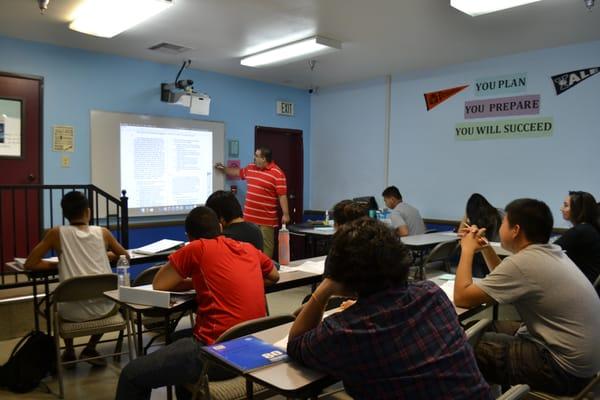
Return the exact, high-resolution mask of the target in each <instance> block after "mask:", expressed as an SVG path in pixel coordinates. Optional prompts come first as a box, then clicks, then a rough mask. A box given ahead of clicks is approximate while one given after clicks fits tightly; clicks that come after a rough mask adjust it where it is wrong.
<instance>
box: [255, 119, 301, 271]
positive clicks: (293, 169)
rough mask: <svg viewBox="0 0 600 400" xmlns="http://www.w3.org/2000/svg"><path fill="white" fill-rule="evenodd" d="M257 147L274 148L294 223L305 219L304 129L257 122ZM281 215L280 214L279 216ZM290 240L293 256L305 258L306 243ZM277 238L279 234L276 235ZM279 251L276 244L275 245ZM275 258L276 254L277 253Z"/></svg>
mask: <svg viewBox="0 0 600 400" xmlns="http://www.w3.org/2000/svg"><path fill="white" fill-rule="evenodd" d="M254 143H255V148H257V147H261V146H265V147H268V148H270V149H271V150H272V151H273V161H275V163H276V164H277V165H279V167H280V168H281V169H282V170H283V172H284V173H285V177H286V180H287V188H288V206H289V210H290V220H291V223H299V222H302V211H303V209H302V207H303V206H302V205H303V199H304V190H303V188H304V147H303V144H302V131H301V130H298V129H281V128H269V127H264V126H257V127H256V128H255V129H254ZM279 217H280V219H281V215H280V216H279ZM293 239H294V238H293V237H292V241H291V249H290V250H291V259H292V260H295V259H297V258H303V250H302V249H303V245H302V243H297V241H295V240H293ZM275 240H277V236H276V237H275ZM275 253H277V246H276V247H275ZM273 258H274V259H277V255H276V254H274V257H273Z"/></svg>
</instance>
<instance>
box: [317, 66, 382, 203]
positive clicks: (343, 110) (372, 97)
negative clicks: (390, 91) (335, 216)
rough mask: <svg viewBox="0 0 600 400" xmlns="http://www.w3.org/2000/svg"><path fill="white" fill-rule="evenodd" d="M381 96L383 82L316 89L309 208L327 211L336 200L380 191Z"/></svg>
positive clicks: (374, 193)
mask: <svg viewBox="0 0 600 400" xmlns="http://www.w3.org/2000/svg"><path fill="white" fill-rule="evenodd" d="M385 95H386V82H385V79H383V78H381V79H375V80H369V81H365V82H357V83H353V84H348V85H343V86H339V87H332V88H325V89H320V90H319V92H318V93H317V94H314V95H313V97H312V99H311V116H312V120H311V132H312V141H311V147H310V153H311V175H310V182H311V185H312V190H311V197H310V207H311V208H312V209H320V210H325V209H331V208H333V205H334V204H335V203H336V202H338V201H340V200H342V199H347V198H353V197H358V196H367V195H369V196H372V195H375V196H379V194H380V193H381V192H382V190H383V188H384V185H385V182H384V169H385V161H384V154H385V151H386V150H385V141H384V131H385V98H386V97H385ZM382 205H383V203H381V206H382Z"/></svg>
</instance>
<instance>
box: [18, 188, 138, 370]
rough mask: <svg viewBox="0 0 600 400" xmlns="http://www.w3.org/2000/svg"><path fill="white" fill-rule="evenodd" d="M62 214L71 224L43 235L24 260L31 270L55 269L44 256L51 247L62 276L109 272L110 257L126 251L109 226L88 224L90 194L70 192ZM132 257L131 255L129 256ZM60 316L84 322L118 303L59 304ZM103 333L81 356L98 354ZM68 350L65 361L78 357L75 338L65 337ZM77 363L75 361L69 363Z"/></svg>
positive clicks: (107, 312)
mask: <svg viewBox="0 0 600 400" xmlns="http://www.w3.org/2000/svg"><path fill="white" fill-rule="evenodd" d="M61 207H62V210H63V215H64V217H65V218H67V219H68V220H69V225H68V226H57V227H54V228H52V229H50V230H49V231H48V232H47V233H46V236H45V237H44V239H42V241H41V242H40V243H39V244H38V245H37V246H36V247H35V248H34V249H33V250H32V252H31V254H30V255H29V257H28V258H27V261H26V262H25V268H26V269H30V270H43V269H54V268H56V265H54V264H52V263H49V262H47V261H43V260H42V257H43V256H44V255H45V254H46V253H47V252H49V251H50V250H54V251H56V253H57V254H58V259H59V262H58V275H59V280H60V281H64V280H66V279H69V278H72V277H75V276H85V275H96V274H110V273H112V271H111V269H110V260H113V261H114V260H116V259H117V258H118V257H119V256H120V255H122V254H123V255H127V256H128V254H127V251H126V250H125V249H124V248H123V246H121V245H120V244H119V242H117V240H116V239H115V238H114V236H113V235H112V234H111V233H110V231H109V230H108V229H106V228H102V227H99V226H89V224H88V221H89V220H90V208H89V202H88V200H87V198H86V197H85V196H84V195H83V193H81V192H77V191H73V192H70V193H67V194H66V195H65V196H64V197H63V199H62V201H61ZM128 257H129V256H128ZM58 312H59V314H60V316H61V318H63V319H65V320H68V321H73V322H82V321H90V320H94V319H99V318H103V317H105V316H108V315H110V314H111V313H113V312H115V304H114V303H113V302H111V301H109V300H108V299H94V300H86V301H79V302H69V303H63V304H59V308H58ZM101 337H102V335H93V336H91V337H90V340H89V342H88V344H87V346H86V347H85V348H84V349H83V351H82V352H81V355H80V358H81V359H86V358H91V357H95V356H98V352H97V351H96V345H97V344H98V342H99V341H100V338H101ZM64 341H65V347H66V349H65V351H64V353H63V354H62V357H61V358H62V360H63V361H73V360H75V349H74V347H73V339H64ZM89 362H90V363H92V364H94V365H106V360H104V359H97V360H90V361H89ZM70 365H71V366H74V365H75V364H70Z"/></svg>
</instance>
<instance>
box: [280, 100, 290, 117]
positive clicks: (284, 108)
mask: <svg viewBox="0 0 600 400" xmlns="http://www.w3.org/2000/svg"><path fill="white" fill-rule="evenodd" d="M277 114H279V115H286V116H288V117H293V116H294V103H288V102H287V101H278V102H277Z"/></svg>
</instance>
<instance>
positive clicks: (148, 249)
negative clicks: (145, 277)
mask: <svg viewBox="0 0 600 400" xmlns="http://www.w3.org/2000/svg"><path fill="white" fill-rule="evenodd" d="M181 245H183V242H182V241H181V240H171V239H162V240H159V241H158V242H154V243H150V244H148V245H146V246H143V247H140V248H138V249H134V250H133V252H134V253H138V254H147V255H153V254H158V253H162V252H165V251H168V250H172V249H175V248H177V247H179V246H181Z"/></svg>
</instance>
